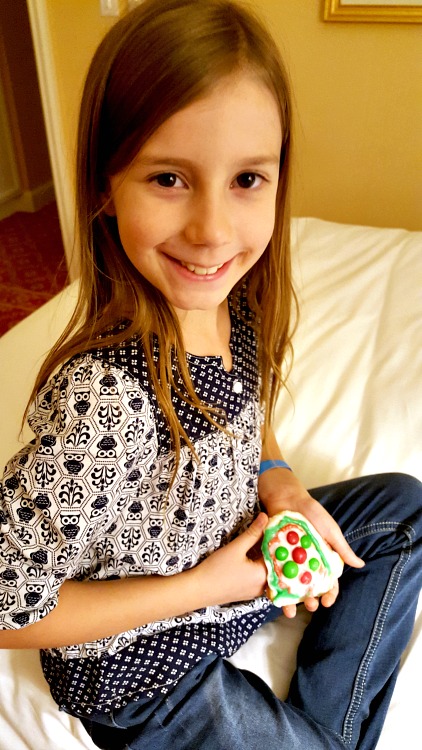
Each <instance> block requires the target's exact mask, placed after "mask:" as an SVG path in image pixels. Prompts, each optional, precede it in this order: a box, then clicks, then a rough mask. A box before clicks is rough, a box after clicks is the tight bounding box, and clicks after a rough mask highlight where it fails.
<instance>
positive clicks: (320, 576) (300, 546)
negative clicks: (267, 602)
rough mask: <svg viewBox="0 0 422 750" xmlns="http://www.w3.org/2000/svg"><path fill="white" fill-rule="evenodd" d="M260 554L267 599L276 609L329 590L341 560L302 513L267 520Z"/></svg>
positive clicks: (341, 564)
mask: <svg viewBox="0 0 422 750" xmlns="http://www.w3.org/2000/svg"><path fill="white" fill-rule="evenodd" d="M262 552H263V555H264V560H265V564H266V566H267V571H268V574H267V580H268V590H269V597H270V599H271V600H272V602H273V604H275V605H276V607H284V606H285V605H286V604H298V603H299V602H302V601H303V600H304V599H305V597H307V596H321V594H324V593H325V592H326V591H330V589H332V587H333V585H334V583H335V581H336V579H337V578H339V577H340V576H341V574H342V572H343V560H342V559H341V557H340V555H338V554H337V552H334V550H332V549H331V548H330V547H329V546H328V544H327V543H326V542H324V540H323V538H322V537H321V536H320V534H319V533H318V532H317V530H316V529H315V528H314V527H313V526H312V524H311V523H309V521H307V520H306V518H305V517H304V516H302V514H301V513H294V512H293V511H283V512H282V513H278V514H277V515H276V516H272V518H270V519H269V521H268V524H267V526H266V528H265V531H264V539H263V542H262Z"/></svg>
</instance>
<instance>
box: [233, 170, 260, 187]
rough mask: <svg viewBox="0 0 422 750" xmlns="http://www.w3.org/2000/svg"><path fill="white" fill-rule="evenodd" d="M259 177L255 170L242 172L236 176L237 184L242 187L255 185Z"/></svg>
mask: <svg viewBox="0 0 422 750" xmlns="http://www.w3.org/2000/svg"><path fill="white" fill-rule="evenodd" d="M259 180H260V177H259V175H257V174H256V173H255V172H242V174H240V175H238V176H237V177H236V182H237V184H238V186H239V187H240V188H242V189H246V190H247V189H248V188H253V187H256V186H257V184H259Z"/></svg>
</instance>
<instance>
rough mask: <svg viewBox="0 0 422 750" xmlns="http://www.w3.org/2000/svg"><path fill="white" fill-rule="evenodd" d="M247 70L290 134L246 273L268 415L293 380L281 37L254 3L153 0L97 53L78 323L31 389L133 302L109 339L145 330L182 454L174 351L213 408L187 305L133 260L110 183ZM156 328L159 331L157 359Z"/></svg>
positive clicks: (85, 137) (83, 146)
mask: <svg viewBox="0 0 422 750" xmlns="http://www.w3.org/2000/svg"><path fill="white" fill-rule="evenodd" d="M239 70H245V71H252V72H253V73H254V74H255V75H258V77H259V78H260V79H261V81H262V83H263V85H265V86H266V87H267V88H268V89H269V90H270V91H271V93H272V94H273V96H274V99H275V101H276V102H277V104H278V107H279V112H280V121H281V129H282V138H283V143H282V149H281V154H280V176H279V185H278V191H277V208H276V221H275V228H274V233H273V237H272V239H271V241H270V243H269V245H268V247H267V249H266V250H265V252H264V254H263V255H262V257H261V258H260V260H259V261H258V262H257V263H256V265H255V266H254V267H253V268H252V269H251V270H250V271H249V272H248V274H247V279H246V280H247V283H248V297H249V305H250V307H251V309H252V311H253V312H254V313H255V325H256V327H257V331H258V341H259V347H258V349H259V365H260V372H261V382H262V387H261V401H262V403H263V405H264V407H265V413H266V425H267V426H268V425H269V423H270V420H271V416H272V413H273V409H274V405H275V401H276V398H277V395H278V392H279V390H280V387H281V385H282V384H283V383H284V382H285V377H286V371H285V365H286V362H288V361H289V359H290V358H289V357H288V356H287V355H290V354H291V331H290V328H291V312H292V309H293V308H295V307H296V302H295V295H294V291H293V288H292V282H291V269H290V215H289V205H288V203H289V202H288V194H289V190H288V186H289V172H290V151H291V148H290V147H291V107H290V96H289V86H288V81H287V76H286V73H285V70H284V66H283V63H282V61H281V59H280V55H279V52H278V49H277V47H276V45H275V43H274V41H273V40H272V38H271V36H270V35H269V34H268V32H267V31H266V30H265V28H264V27H263V25H262V24H261V22H260V21H259V20H258V19H257V18H255V16H254V15H253V14H252V13H251V12H250V10H246V8H245V7H243V6H241V5H239V4H237V3H233V2H231V0H146V1H145V2H144V3H143V4H142V5H140V6H139V7H137V8H136V9H135V10H133V11H132V12H130V13H128V14H127V15H126V16H125V17H124V18H122V19H121V20H120V21H119V22H118V23H116V25H115V26H114V27H113V28H112V29H111V30H110V32H109V33H108V34H107V35H106V36H105V38H104V39H103V41H102V42H101V44H100V46H99V48H98V50H97V52H96V53H95V55H94V58H93V60H92V63H91V66H90V69H89V72H88V75H87V79H86V82H85V88H84V92H83V97H82V103H81V109H80V118H79V131H78V150H77V175H76V192H77V227H78V232H79V246H80V249H81V257H80V266H81V278H80V291H79V299H78V303H77V306H76V309H75V312H74V315H73V317H72V319H71V321H70V323H69V325H68V326H67V328H66V330H65V331H64V333H63V335H62V336H61V338H60V339H59V341H58V342H57V344H56V346H55V347H54V348H53V349H52V351H51V352H50V354H49V355H48V357H47V359H46V361H45V362H44V364H43V366H42V368H41V370H40V373H39V375H38V378H37V381H36V384H35V387H34V391H33V395H32V397H31V398H33V397H34V395H35V393H36V392H37V391H38V390H39V388H40V387H41V386H42V385H43V384H44V383H45V382H46V380H47V379H48V377H50V376H51V374H52V372H53V371H54V370H55V369H56V368H57V366H58V365H59V364H61V363H62V362H63V361H65V360H67V359H69V358H70V357H71V356H73V355H74V354H77V353H81V352H83V351H87V350H88V349H89V348H91V347H92V345H93V342H94V340H95V342H96V346H98V345H99V342H98V340H97V337H98V335H99V334H100V333H101V334H104V331H105V330H107V329H108V327H109V326H110V325H112V324H113V323H115V322H116V321H117V320H118V319H119V318H120V317H121V315H122V311H125V312H127V311H128V309H129V311H130V320H131V321H132V322H131V324H130V327H129V328H128V329H126V331H124V332H122V333H120V334H114V335H106V336H105V337H104V338H102V340H101V342H100V345H107V344H117V343H120V342H121V341H122V340H123V339H124V338H128V337H130V336H131V335H133V334H137V335H140V336H141V340H142V343H143V346H144V349H145V352H146V357H147V361H148V366H149V371H150V376H151V378H152V382H153V384H154V386H155V389H156V393H157V398H158V401H159V403H160V406H161V408H162V410H163V412H164V415H165V416H166V418H167V420H168V424H169V428H170V433H171V437H172V440H173V445H174V447H175V450H176V456H177V458H178V456H179V455H180V446H181V440H182V439H183V440H186V441H187V442H188V444H190V443H189V440H188V439H187V436H186V435H185V433H184V432H183V429H182V427H181V425H180V424H179V421H178V419H177V416H176V414H175V412H174V409H173V406H172V403H171V396H170V392H171V391H170V388H169V386H172V387H173V388H174V387H176V388H178V386H177V384H176V383H175V382H174V375H173V373H172V362H173V364H174V360H176V362H177V365H178V370H179V373H178V376H179V382H182V384H183V388H182V390H183V391H184V392H185V393H186V394H187V398H188V399H189V401H190V402H191V403H193V404H195V405H196V406H197V407H198V408H200V409H202V410H203V411H204V412H205V413H206V414H207V416H208V418H210V419H213V412H212V410H207V409H206V407H204V405H203V404H201V402H200V401H199V399H198V397H197V396H196V394H195V391H194V389H193V386H192V383H191V380H190V377H189V372H188V367H187V364H186V354H185V351H184V346H183V340H182V334H181V330H180V327H179V324H178V321H177V317H176V316H175V315H174V313H173V311H172V308H171V306H170V305H169V304H168V302H167V301H166V299H165V298H164V297H163V295H162V294H161V293H160V292H159V291H158V290H157V289H155V288H154V287H153V286H152V285H151V284H149V283H148V282H147V281H146V279H144V278H143V276H141V274H140V273H139V272H138V271H137V270H136V269H135V268H134V266H133V265H132V264H131V262H130V261H129V260H128V258H127V256H126V254H125V252H124V250H123V247H122V245H121V243H120V239H119V234H118V230H117V223H116V220H115V218H114V217H111V216H109V215H107V213H106V212H105V211H104V194H105V192H106V190H107V185H108V178H109V177H110V176H111V175H114V174H116V173H117V172H120V171H122V170H124V169H125V168H126V167H127V166H128V165H129V164H130V163H131V162H132V160H133V159H134V157H135V156H136V154H137V153H138V151H139V149H140V148H141V147H142V145H143V144H144V143H145V142H146V141H147V140H148V138H149V137H150V136H151V135H152V134H153V133H154V131H155V130H156V129H157V128H158V127H159V126H160V125H161V124H162V123H163V122H164V121H165V120H167V119H168V118H169V117H170V116H171V115H173V114H174V113H175V112H177V111H178V110H179V109H181V108H182V107H185V106H187V105H188V104H190V103H191V102H192V101H194V100H195V99H197V98H199V97H202V96H205V95H206V94H207V92H208V91H209V90H210V89H211V87H212V86H213V85H215V84H216V82H218V81H220V80H221V79H222V78H224V77H225V76H228V75H230V74H232V73H234V72H236V71H239ZM244 282H245V279H243V280H242V281H241V282H239V285H240V283H244ZM234 291H236V290H234ZM234 298H235V295H234ZM152 330H154V332H155V334H156V335H157V337H158V343H159V351H160V356H159V360H158V363H157V365H155V364H154V359H153V343H152V333H151V332H152ZM180 378H181V381H180Z"/></svg>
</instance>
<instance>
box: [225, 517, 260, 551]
mask: <svg viewBox="0 0 422 750" xmlns="http://www.w3.org/2000/svg"><path fill="white" fill-rule="evenodd" d="M267 523H268V516H267V515H266V513H259V515H258V516H257V517H256V518H255V520H254V521H252V523H251V525H250V526H248V528H247V529H246V531H244V532H243V534H241V535H240V536H238V537H237V538H236V539H235V540H234V541H233V542H232V544H237V545H239V546H242V547H243V549H244V552H245V554H246V553H247V552H248V551H249V550H250V549H252V547H253V546H254V545H255V544H256V543H257V542H258V541H259V540H260V539H261V537H262V534H263V532H264V529H265V527H266V525H267Z"/></svg>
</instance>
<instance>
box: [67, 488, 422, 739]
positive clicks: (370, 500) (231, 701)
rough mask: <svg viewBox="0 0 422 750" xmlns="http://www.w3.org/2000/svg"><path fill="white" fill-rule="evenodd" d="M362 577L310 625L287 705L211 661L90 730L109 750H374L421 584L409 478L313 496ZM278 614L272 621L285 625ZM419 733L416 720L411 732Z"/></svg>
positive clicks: (91, 723) (419, 534) (421, 540)
mask: <svg viewBox="0 0 422 750" xmlns="http://www.w3.org/2000/svg"><path fill="white" fill-rule="evenodd" d="M311 494H312V495H313V497H315V498H316V499H317V500H319V501H320V502H321V504H322V505H324V506H325V507H326V508H327V510H328V511H329V512H330V513H331V514H332V516H333V517H334V518H335V519H336V521H337V522H338V523H339V524H340V526H341V528H342V530H343V533H344V534H345V536H346V539H347V540H348V542H349V543H350V544H351V546H352V547H353V549H354V550H355V552H356V553H357V554H358V555H359V556H361V557H363V559H364V560H365V562H366V566H365V568H363V569H362V570H355V569H351V568H346V569H345V571H344V573H343V575H342V577H341V582H340V583H341V586H340V595H339V598H338V600H337V602H336V604H335V605H334V606H333V607H332V608H330V609H324V608H323V607H320V608H319V609H318V611H317V612H316V613H315V614H314V615H313V617H312V619H311V622H310V624H309V626H308V628H307V629H306V631H305V634H304V636H303V640H302V643H301V645H300V647H299V651H298V660H297V670H296V673H295V675H294V677H293V680H292V684H291V687H290V692H289V695H288V698H287V700H286V701H280V700H279V699H278V698H277V697H276V696H275V695H274V693H273V692H272V691H271V689H270V688H269V687H268V686H267V685H266V684H265V683H264V682H263V681H262V680H261V679H260V678H259V677H257V676H255V675H254V674H252V673H251V672H248V671H246V670H240V669H237V668H236V667H234V666H233V665H232V664H230V663H229V662H227V661H226V660H224V659H221V658H220V657H213V656H210V657H207V658H205V659H204V660H203V661H202V662H200V663H199V664H198V665H197V666H196V667H195V668H194V669H192V671H191V672H190V673H188V674H187V675H186V676H185V677H184V678H182V679H181V680H180V682H179V683H178V684H177V685H176V687H175V688H174V689H173V691H172V692H171V693H170V694H169V695H168V696H166V697H160V698H156V699H154V700H150V701H139V702H133V703H131V704H129V705H128V706H126V707H124V708H122V709H119V710H117V711H112V712H111V713H110V714H109V715H107V716H100V715H98V716H91V717H90V718H89V719H88V718H83V717H80V718H82V721H83V723H84V725H85V727H86V728H87V730H88V732H89V734H90V735H91V737H92V739H93V741H94V742H95V743H96V744H97V745H98V747H100V748H103V749H104V750H118V749H119V750H123V749H127V750H129V749H131V750H164V749H165V750H169V748H170V749H171V750H197V749H201V750H264V749H265V750H299V749H300V750H303V748H307V749H308V750H331V749H332V750H338V749H339V748H343V750H344V748H350V750H352V749H353V748H359V749H360V750H374V748H375V746H376V744H377V740H378V738H379V735H380V732H381V729H382V725H383V722H384V719H385V715H386V712H387V708H388V704H389V702H390V699H391V695H392V692H393V688H394V683H395V680H396V677H397V672H398V668H399V661H400V656H401V654H402V652H403V650H404V648H405V646H406V644H407V642H408V640H409V638H410V635H411V632H412V628H413V623H414V616H415V609H416V604H417V598H418V593H419V591H420V588H421V583H422V580H421V579H422V529H421V526H422V514H421V510H422V484H421V483H420V482H418V481H417V480H415V479H414V478H412V477H409V476H406V475H403V474H383V475H376V476H373V477H365V478H361V479H355V480H350V481H346V482H341V483H338V484H333V485H330V486H328V487H321V488H318V489H315V490H312V491H311ZM279 614H280V611H279V610H276V608H275V607H273V608H272V609H271V611H270V615H269V619H271V618H274V617H275V616H276V615H279ZM415 721H416V720H415Z"/></svg>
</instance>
